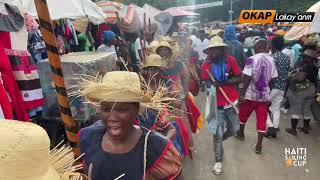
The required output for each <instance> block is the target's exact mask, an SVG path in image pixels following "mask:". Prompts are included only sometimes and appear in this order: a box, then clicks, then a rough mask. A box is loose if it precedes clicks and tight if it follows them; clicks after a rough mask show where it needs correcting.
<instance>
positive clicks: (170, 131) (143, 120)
mask: <svg viewBox="0 0 320 180" xmlns="http://www.w3.org/2000/svg"><path fill="white" fill-rule="evenodd" d="M164 67H165V62H164V60H163V59H162V58H161V56H159V55H157V54H151V55H150V56H148V57H147V58H146V61H145V64H144V65H143V67H142V73H143V76H144V78H145V79H146V80H147V83H148V84H149V86H150V88H151V90H152V91H153V92H154V93H156V92H157V91H159V88H161V86H160V85H161V83H163V82H162V79H161V77H160V73H161V71H162V69H163V68H164ZM169 118H170V112H169V111H168V110H167V109H166V108H164V109H162V110H160V111H157V110H154V109H150V108H147V109H146V110H145V111H144V113H143V114H141V115H140V116H139V118H138V120H139V124H140V125H141V126H143V127H145V128H147V129H151V130H155V131H157V132H159V133H161V134H162V135H164V136H166V137H167V138H168V139H170V140H173V139H174V138H175V136H176V130H175V128H174V127H173V126H172V124H171V122H170V119H169Z"/></svg>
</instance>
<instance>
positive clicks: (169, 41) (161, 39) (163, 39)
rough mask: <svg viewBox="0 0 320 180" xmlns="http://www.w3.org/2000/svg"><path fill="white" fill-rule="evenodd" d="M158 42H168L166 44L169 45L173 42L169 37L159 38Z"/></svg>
mask: <svg viewBox="0 0 320 180" xmlns="http://www.w3.org/2000/svg"><path fill="white" fill-rule="evenodd" d="M159 41H160V42H161V41H165V42H168V43H171V42H172V41H174V40H173V39H172V38H171V37H169V36H162V37H160V39H159Z"/></svg>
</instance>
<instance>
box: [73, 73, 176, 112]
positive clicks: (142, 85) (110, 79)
mask: <svg viewBox="0 0 320 180" xmlns="http://www.w3.org/2000/svg"><path fill="white" fill-rule="evenodd" d="M140 78H142V77H139V75H138V74H136V73H134V72H128V71H112V72H108V73H106V74H105V75H104V77H103V78H101V77H98V76H96V77H87V78H86V79H85V78H83V79H82V80H83V82H80V85H79V87H78V88H77V89H78V90H76V91H74V92H73V93H72V94H71V95H72V96H83V97H85V98H86V100H87V102H88V103H92V104H94V105H98V106H99V105H100V103H102V102H115V103H116V102H138V103H141V105H142V106H144V107H147V108H151V109H156V110H161V109H163V108H164V107H166V108H167V107H169V101H172V100H176V99H175V98H169V96H168V95H169V91H168V88H166V87H165V86H164V85H162V86H160V87H159V88H158V90H157V92H154V91H153V90H152V89H151V88H150V86H149V85H148V84H147V83H146V81H145V80H140Z"/></svg>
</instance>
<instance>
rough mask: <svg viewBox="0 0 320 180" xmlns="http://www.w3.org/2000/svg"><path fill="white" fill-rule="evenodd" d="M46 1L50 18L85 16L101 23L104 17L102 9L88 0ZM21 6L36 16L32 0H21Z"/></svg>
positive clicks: (91, 20)
mask: <svg viewBox="0 0 320 180" xmlns="http://www.w3.org/2000/svg"><path fill="white" fill-rule="evenodd" d="M47 3H48V7H49V12H50V17H51V19H52V20H58V19H66V18H71V19H77V18H83V17H87V18H88V19H89V21H90V22H92V23H94V24H101V23H103V22H104V21H105V18H106V16H105V14H104V13H103V11H102V10H101V9H100V8H99V7H98V6H96V5H95V4H94V3H93V2H91V1H90V0H47ZM21 6H22V8H24V9H25V10H26V11H27V12H29V13H30V14H31V15H32V16H34V17H37V16H38V14H37V10H36V7H35V4H34V0H23V1H21Z"/></svg>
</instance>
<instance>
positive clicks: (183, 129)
mask: <svg viewBox="0 0 320 180" xmlns="http://www.w3.org/2000/svg"><path fill="white" fill-rule="evenodd" d="M175 121H176V123H177V125H178V126H179V131H180V134H181V139H182V143H183V144H182V146H183V154H185V155H186V156H189V157H190V158H191V159H192V153H191V151H190V150H189V140H190V136H189V132H188V128H187V126H186V124H185V122H184V120H183V119H182V118H181V117H176V119H175Z"/></svg>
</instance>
